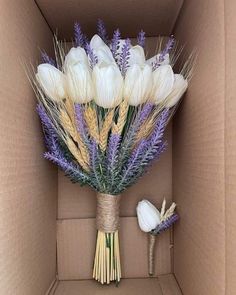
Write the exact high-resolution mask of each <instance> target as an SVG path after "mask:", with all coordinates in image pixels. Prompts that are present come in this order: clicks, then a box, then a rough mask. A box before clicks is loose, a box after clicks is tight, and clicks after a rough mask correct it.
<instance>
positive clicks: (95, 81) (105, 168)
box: [31, 21, 192, 284]
mask: <svg viewBox="0 0 236 295" xmlns="http://www.w3.org/2000/svg"><path fill="white" fill-rule="evenodd" d="M74 29H75V36H74V44H73V47H72V48H71V49H70V50H69V49H67V48H66V46H65V44H64V43H63V42H61V41H59V40H58V39H57V37H55V40H54V48H55V60H54V59H52V58H51V57H49V56H48V55H47V54H46V53H45V52H43V53H42V59H43V63H42V64H40V65H38V67H37V71H36V73H34V74H33V77H32V79H31V81H32V85H33V87H34V90H35V93H36V96H37V98H38V101H39V103H38V106H37V111H38V114H39V116H40V119H41V122H42V126H43V131H44V135H45V142H46V146H47V152H46V153H45V154H44V156H45V158H46V159H48V160H50V161H52V162H54V163H55V164H56V165H58V166H59V167H60V168H61V169H62V170H63V171H64V172H65V174H66V175H67V176H68V177H69V178H70V179H71V181H72V182H75V183H79V184H80V185H89V186H91V187H92V188H93V189H94V190H95V191H96V192H97V218H96V220H97V230H98V233H97V244H96V250H95V259H94V268H93V277H94V278H95V279H96V280H97V281H99V282H101V283H102V284H104V283H107V284H109V283H110V282H111V281H116V282H119V281H120V279H121V265H120V252H119V235H118V229H119V205H120V199H121V194H122V192H123V191H124V190H125V189H127V188H128V187H129V186H131V185H132V184H134V183H135V182H136V181H137V180H138V179H139V178H140V177H141V176H142V175H143V174H144V172H145V171H146V169H147V168H148V167H149V166H150V164H151V163H152V162H153V161H154V160H157V159H159V157H160V155H161V154H162V153H163V152H164V151H165V149H166V147H167V142H166V141H165V140H164V139H163V135H164V130H165V128H166V126H167V124H168V121H169V120H170V118H171V116H172V115H173V113H174V111H175V109H176V106H177V104H178V102H179V100H180V98H181V96H182V95H183V93H184V92H185V91H186V89H187V87H188V81H189V79H190V77H191V72H192V70H191V69H192V59H191V58H190V59H188V60H187V62H186V63H185V64H184V66H183V68H182V70H181V73H180V74H174V72H173V69H172V67H173V65H174V63H175V61H176V56H178V55H179V54H178V52H177V51H176V47H175V40H174V38H173V36H171V37H170V38H169V39H168V41H167V42H166V44H163V42H160V44H159V50H158V52H157V54H156V55H155V56H154V57H152V58H151V59H148V60H146V58H145V51H144V48H145V33H144V32H143V31H141V32H140V33H139V34H138V37H137V45H132V44H131V40H130V39H122V38H121V34H120V31H119V30H115V31H114V34H113V37H112V38H111V40H110V39H109V38H108V36H107V32H106V29H105V26H104V23H103V22H102V21H99V22H98V34H96V35H94V36H93V37H92V39H91V40H90V41H89V40H88V39H87V37H86V36H85V35H84V33H83V32H82V30H81V27H80V25H79V24H78V23H76V24H75V27H74Z"/></svg>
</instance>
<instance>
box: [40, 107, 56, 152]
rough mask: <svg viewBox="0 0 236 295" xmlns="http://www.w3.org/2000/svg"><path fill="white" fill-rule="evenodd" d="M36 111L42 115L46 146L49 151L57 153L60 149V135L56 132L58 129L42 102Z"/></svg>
mask: <svg viewBox="0 0 236 295" xmlns="http://www.w3.org/2000/svg"><path fill="white" fill-rule="evenodd" d="M36 111H37V113H38V115H39V117H40V120H41V123H42V127H43V131H44V139H45V144H46V147H47V148H48V150H49V151H51V152H53V153H57V151H58V148H59V147H58V136H57V134H56V130H55V128H54V125H53V123H52V121H51V120H50V118H49V117H48V115H47V113H46V110H45V108H44V106H43V105H42V104H38V105H37V107H36Z"/></svg>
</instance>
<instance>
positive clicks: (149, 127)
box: [135, 117, 154, 144]
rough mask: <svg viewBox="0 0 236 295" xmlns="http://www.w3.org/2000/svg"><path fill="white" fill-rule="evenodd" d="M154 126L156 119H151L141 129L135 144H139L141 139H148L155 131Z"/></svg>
mask: <svg viewBox="0 0 236 295" xmlns="http://www.w3.org/2000/svg"><path fill="white" fill-rule="evenodd" d="M153 125H154V118H153V117H151V118H150V119H149V120H147V121H146V122H145V123H144V125H143V126H142V127H141V128H140V129H139V131H138V133H137V136H136V140H135V144H136V143H137V142H139V141H140V140H141V139H144V138H147V137H148V136H149V135H150V133H151V131H152V129H153Z"/></svg>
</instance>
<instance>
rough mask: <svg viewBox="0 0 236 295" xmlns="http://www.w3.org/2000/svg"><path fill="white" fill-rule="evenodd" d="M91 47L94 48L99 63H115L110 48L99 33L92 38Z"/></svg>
mask: <svg viewBox="0 0 236 295" xmlns="http://www.w3.org/2000/svg"><path fill="white" fill-rule="evenodd" d="M90 48H91V49H92V50H93V53H94V54H95V56H96V57H97V58H98V64H100V63H102V62H105V63H115V60H114V58H113V55H112V52H111V50H110V48H109V47H108V46H107V45H106V43H105V42H104V41H103V40H102V39H101V38H100V37H99V36H98V35H94V36H93V38H92V39H91V41H90Z"/></svg>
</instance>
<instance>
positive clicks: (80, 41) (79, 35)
mask: <svg viewBox="0 0 236 295" xmlns="http://www.w3.org/2000/svg"><path fill="white" fill-rule="evenodd" d="M74 38H75V45H76V46H77V47H78V46H80V47H84V46H85V45H86V40H87V38H86V36H85V35H84V33H83V32H82V29H81V26H80V24H79V23H77V22H76V23H75V24H74Z"/></svg>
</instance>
